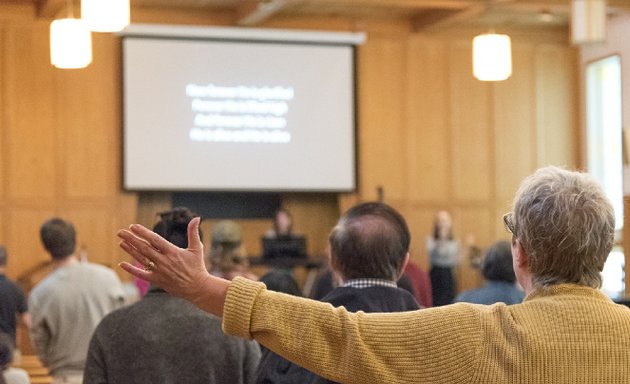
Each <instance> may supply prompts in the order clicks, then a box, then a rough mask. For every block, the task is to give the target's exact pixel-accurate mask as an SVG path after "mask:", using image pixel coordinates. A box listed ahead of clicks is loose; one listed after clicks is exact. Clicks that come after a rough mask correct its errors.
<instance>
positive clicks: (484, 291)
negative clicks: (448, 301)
mask: <svg viewBox="0 0 630 384" xmlns="http://www.w3.org/2000/svg"><path fill="white" fill-rule="evenodd" d="M481 274H482V275H483V278H484V279H485V280H486V284H485V285H484V286H483V287H481V288H477V289H471V290H468V291H465V292H462V293H460V294H459V296H457V298H456V299H455V301H463V302H466V303H474V304H487V305H489V304H494V303H498V302H501V303H505V304H507V305H510V304H518V303H520V302H522V301H523V298H524V297H525V294H524V293H523V291H522V290H521V289H519V288H518V287H517V286H516V284H515V282H516V275H515V274H514V268H513V267H512V246H511V244H510V242H509V241H505V240H501V241H497V242H496V243H494V244H492V246H491V247H490V248H488V250H487V251H486V257H484V259H483V264H482V265H481Z"/></svg>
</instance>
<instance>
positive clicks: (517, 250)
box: [512, 237, 529, 269]
mask: <svg viewBox="0 0 630 384" xmlns="http://www.w3.org/2000/svg"><path fill="white" fill-rule="evenodd" d="M512 254H513V256H514V264H515V265H516V266H518V267H519V268H522V269H529V255H528V254H527V252H526V251H525V249H524V248H523V244H521V242H520V240H519V239H518V238H516V237H514V238H513V239H512Z"/></svg>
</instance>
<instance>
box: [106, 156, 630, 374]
mask: <svg viewBox="0 0 630 384" xmlns="http://www.w3.org/2000/svg"><path fill="white" fill-rule="evenodd" d="M513 211H514V214H507V215H506V216H505V223H506V225H507V226H508V228H509V229H510V231H511V232H512V241H511V248H512V261H513V265H514V270H515V274H516V278H517V280H518V282H519V283H520V284H521V286H522V287H523V288H524V290H525V293H526V297H525V300H524V301H523V302H522V303H521V304H515V305H509V306H508V305H505V304H504V303H497V304H493V305H488V306H487V305H478V304H469V303H456V304H452V305H447V306H443V307H439V308H429V309H423V310H420V311H413V312H401V313H387V314H378V313H360V312H359V313H351V312H349V311H346V310H344V309H343V308H334V307H332V306H330V305H328V304H326V303H318V302H316V301H312V300H308V299H302V298H296V297H291V296H287V295H282V294H279V293H275V292H270V291H267V290H266V289H265V287H264V285H262V284H260V283H256V282H252V281H248V280H246V279H240V278H238V279H235V280H234V281H231V282H229V281H226V280H221V279H219V278H216V277H212V276H209V275H208V273H207V272H206V271H205V268H204V267H203V252H199V249H198V248H199V244H200V241H199V239H198V238H195V230H196V228H197V226H198V225H199V221H198V220H193V221H192V222H191V226H190V227H189V233H190V234H189V237H190V239H191V243H192V244H196V245H194V246H192V247H190V248H188V249H181V248H177V247H176V246H174V245H172V244H169V243H168V242H167V241H165V240H164V239H162V238H160V237H159V236H158V235H157V234H155V233H153V232H151V231H149V230H148V229H146V228H144V227H142V226H140V225H132V226H131V227H130V228H129V229H128V230H122V231H119V233H118V235H119V237H120V238H121V239H122V242H121V247H122V248H123V249H124V250H125V251H126V252H127V253H129V254H130V255H131V256H133V257H134V259H136V260H141V259H143V258H148V259H150V260H152V261H153V262H155V263H156V265H158V267H157V268H156V269H154V270H152V271H151V272H146V271H143V270H142V269H139V268H135V267H133V265H131V264H130V263H123V264H122V265H121V266H122V268H123V269H125V270H126V271H127V272H129V273H131V274H132V275H135V276H139V277H143V278H146V279H148V280H151V281H153V282H155V283H156V284H159V285H160V286H162V287H163V288H164V289H166V290H168V291H169V292H171V293H172V294H174V295H178V296H182V297H184V298H187V299H188V300H190V301H192V302H193V303H195V304H196V305H198V306H199V307H200V308H202V309H204V310H206V311H208V312H211V313H214V314H217V315H220V316H223V329H224V330H225V331H226V332H227V333H228V334H232V335H237V336H241V337H244V338H254V339H256V340H258V341H259V342H260V343H261V344H263V345H265V346H266V347H268V348H270V349H272V350H274V351H275V352H277V353H278V354H280V355H282V356H284V357H285V358H288V359H290V360H293V361H296V362H298V363H299V364H300V365H302V366H304V367H305V368H306V369H309V370H311V371H313V372H315V373H317V374H318V375H321V376H324V377H326V378H328V379H330V380H334V381H337V382H341V383H515V384H516V383H528V384H548V383H580V384H599V383H606V384H622V383H629V382H630V364H629V363H628V362H630V348H629V346H630V332H628V330H629V329H630V308H628V307H625V306H622V305H618V304H615V303H614V302H613V301H612V300H611V299H610V298H609V297H607V296H606V295H605V294H603V293H602V292H601V291H599V290H598V289H597V287H599V285H600V279H599V278H598V277H597V276H598V273H599V272H600V271H601V270H602V267H603V265H604V262H605V260H606V257H607V255H608V253H609V252H610V250H611V247H612V244H613V232H614V219H613V214H612V212H613V211H612V207H611V204H610V202H609V201H608V200H607V199H606V197H605V194H604V191H603V190H602V188H601V187H600V186H599V185H598V184H597V183H596V182H595V181H593V179H592V178H590V177H589V176H588V175H586V174H582V173H579V172H570V171H567V170H564V169H561V168H557V167H545V168H542V169H540V170H538V171H537V172H535V173H534V174H533V175H532V176H529V177H527V178H526V179H525V180H524V181H523V183H522V184H521V187H520V188H519V190H518V192H517V194H516V198H515V201H514V205H513Z"/></svg>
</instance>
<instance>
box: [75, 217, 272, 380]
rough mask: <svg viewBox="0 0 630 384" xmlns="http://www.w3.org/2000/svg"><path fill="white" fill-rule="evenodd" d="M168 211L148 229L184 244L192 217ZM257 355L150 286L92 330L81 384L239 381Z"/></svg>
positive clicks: (214, 322)
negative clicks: (142, 295)
mask: <svg viewBox="0 0 630 384" xmlns="http://www.w3.org/2000/svg"><path fill="white" fill-rule="evenodd" d="M172 213H173V214H172V215H170V216H168V217H165V216H163V217H162V220H160V221H159V222H158V223H157V224H156V225H155V227H154V231H155V232H156V233H159V234H160V235H161V236H163V237H164V238H165V239H168V240H169V241H170V242H172V243H173V244H177V245H178V246H180V247H184V248H186V247H188V235H187V227H188V223H189V222H190V220H191V219H192V218H193V217H194V216H195V215H194V214H193V213H192V212H190V210H188V209H187V208H181V207H180V208H175V209H174V210H173V212H172ZM200 236H201V234H200ZM145 268H146V269H148V270H152V269H157V268H160V266H159V265H155V264H151V263H147V264H145ZM259 359H260V348H259V347H258V345H257V344H256V343H255V342H251V341H245V340H242V339H238V338H235V337H230V336H226V335H225V334H223V332H222V331H221V319H219V318H218V317H215V316H212V315H210V314H208V313H206V312H203V311H202V310H200V309H198V308H196V307H195V306H194V305H192V304H191V303H189V302H187V301H185V300H183V299H179V298H176V297H173V296H171V295H169V294H168V293H166V292H164V291H163V290H162V289H160V288H159V287H157V286H155V285H152V286H151V288H150V289H149V292H148V293H147V295H146V296H144V298H142V299H141V300H140V301H139V302H137V303H135V304H133V305H130V306H128V307H126V308H123V309H120V310H118V311H115V312H113V313H111V314H110V315H108V316H107V317H105V318H104V319H103V321H102V322H101V323H100V324H99V326H98V327H97V328H96V330H95V331H94V334H93V336H92V340H91V341H90V348H89V351H88V356H87V362H86V366H85V381H84V383H85V384H97V383H116V384H125V383H130V384H131V383H186V384H194V383H199V384H202V383H204V384H207V383H217V384H221V383H236V384H239V383H240V384H245V383H250V382H251V380H252V379H253V377H254V373H255V371H256V368H257V366H258V362H259Z"/></svg>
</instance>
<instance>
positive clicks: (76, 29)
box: [50, 0, 92, 69]
mask: <svg viewBox="0 0 630 384" xmlns="http://www.w3.org/2000/svg"><path fill="white" fill-rule="evenodd" d="M68 3H69V7H68V13H69V17H68V18H65V19H57V20H54V21H53V22H52V23H51V24H50V62H51V63H52V65H54V66H55V67H57V68H61V69H77V68H85V67H87V66H88V65H90V63H91V62H92V35H91V33H90V30H89V29H88V28H87V26H86V25H85V23H84V22H83V20H80V19H75V18H73V13H74V12H73V7H72V0H70V1H69V2H68Z"/></svg>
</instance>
